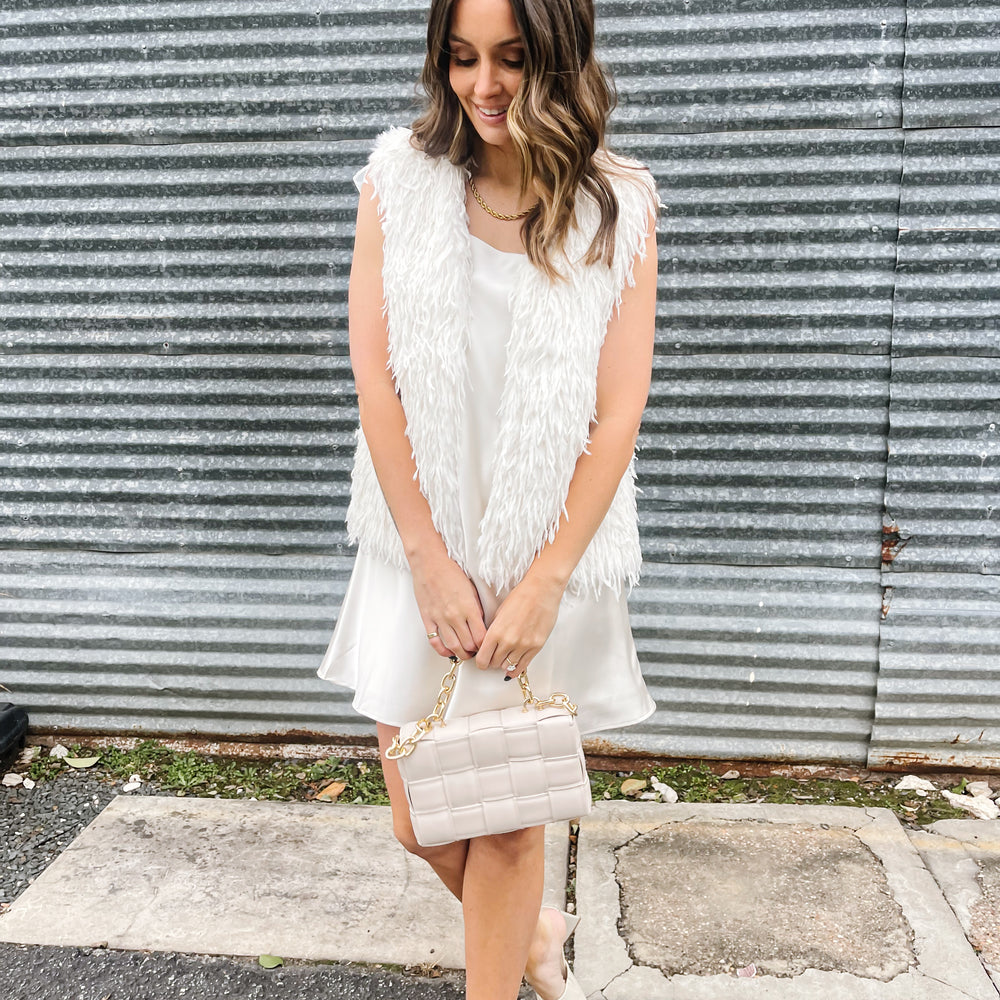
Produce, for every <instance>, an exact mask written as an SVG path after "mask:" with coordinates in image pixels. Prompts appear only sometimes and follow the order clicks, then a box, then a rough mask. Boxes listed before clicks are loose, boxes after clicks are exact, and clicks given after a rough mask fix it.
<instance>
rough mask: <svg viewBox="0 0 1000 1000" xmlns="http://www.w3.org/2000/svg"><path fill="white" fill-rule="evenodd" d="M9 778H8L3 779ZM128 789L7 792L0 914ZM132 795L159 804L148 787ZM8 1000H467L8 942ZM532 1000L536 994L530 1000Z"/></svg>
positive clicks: (420, 982) (355, 979)
mask: <svg viewBox="0 0 1000 1000" xmlns="http://www.w3.org/2000/svg"><path fill="white" fill-rule="evenodd" d="M4 770H6V769H4ZM120 787H121V782H114V783H112V782H106V781H101V780H99V779H96V778H94V777H92V776H90V775H88V774H86V773H85V772H82V771H70V770H67V771H66V772H64V773H62V774H60V775H59V777H57V778H55V779H54V780H51V781H43V782H40V783H39V784H37V785H35V787H34V788H31V789H27V788H24V787H23V786H20V785H18V786H14V787H7V786H0V830H2V831H3V834H2V839H0V860H2V862H3V863H2V870H0V912H3V911H4V910H6V909H7V908H8V907H9V905H10V904H11V903H12V902H13V901H14V900H15V899H16V898H17V897H18V896H19V895H20V894H21V893H22V892H23V891H24V890H25V889H26V888H27V887H28V886H29V885H30V883H31V882H32V881H33V880H34V879H35V878H36V877H37V876H38V875H40V874H41V873H42V872H43V871H44V870H45V868H46V867H47V866H48V865H49V864H50V863H51V862H52V861H53V860H54V859H55V858H56V857H58V855H59V854H60V852H61V851H62V850H63V849H64V848H66V847H68V846H69V844H70V843H71V842H72V841H73V839H74V838H75V837H76V835H77V834H78V833H79V832H80V831H81V830H82V829H83V828H84V827H85V826H87V825H88V824H89V823H90V822H91V820H93V819H94V818H95V817H96V816H97V814H98V813H99V812H100V811H101V810H102V809H103V808H104V807H105V806H106V805H107V804H108V803H109V802H110V801H111V800H112V799H113V798H114V797H115V795H117V794H119V789H120ZM125 794H127V795H160V794H170V795H172V794H173V793H172V792H163V791H162V790H161V789H158V788H157V786H156V785H155V783H146V782H144V783H143V785H142V787H141V788H140V789H137V790H136V791H133V792H126V793H125ZM0 967H2V970H3V971H2V973H0V983H2V986H0V996H2V997H3V1000H166V998H168V997H169V998H175V1000H230V998H232V1000H237V998H239V1000H272V998H278V997H280V998H282V1000H341V998H343V1000H348V998H350V1000H399V998H402V997H405V998H406V1000H460V998H461V997H463V996H464V989H463V985H462V984H463V978H462V976H461V975H460V974H456V973H448V974H446V975H444V976H442V977H441V978H438V979H430V978H425V977H418V976H411V975H407V974H404V973H400V972H396V971H392V970H388V969H379V968H370V967H366V966H357V965H346V964H332V963H331V964H325V963H324V964H319V963H311V962H300V961H293V962H289V963H287V964H285V965H284V966H280V967H278V968H276V969H264V968H262V967H261V966H260V965H258V964H257V960H256V959H254V958H246V957H220V956H212V955H187V954H177V953H173V952H145V951H117V950H112V949H100V948H62V947H51V946H42V945H17V944H5V943H2V942H0ZM522 995H523V996H525V997H527V996H530V995H531V994H530V993H528V992H526V991H522Z"/></svg>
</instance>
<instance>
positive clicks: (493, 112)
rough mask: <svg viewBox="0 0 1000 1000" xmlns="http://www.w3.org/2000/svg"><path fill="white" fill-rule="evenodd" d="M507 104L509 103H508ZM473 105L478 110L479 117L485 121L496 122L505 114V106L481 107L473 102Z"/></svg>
mask: <svg viewBox="0 0 1000 1000" xmlns="http://www.w3.org/2000/svg"><path fill="white" fill-rule="evenodd" d="M508 106H509V105H508ZM473 107H474V108H475V109H476V111H478V112H479V116H480V118H482V119H483V121H487V122H494V123H495V122H498V121H500V119H501V118H503V116H504V115H506V114H507V108H506V107H504V108H481V107H480V106H479V105H478V104H474V105H473Z"/></svg>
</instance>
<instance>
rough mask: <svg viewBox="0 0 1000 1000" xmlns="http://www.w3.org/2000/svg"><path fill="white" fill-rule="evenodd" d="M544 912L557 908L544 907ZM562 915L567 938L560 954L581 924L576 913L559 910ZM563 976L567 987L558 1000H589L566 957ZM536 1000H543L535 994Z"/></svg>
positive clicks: (562, 944) (560, 947)
mask: <svg viewBox="0 0 1000 1000" xmlns="http://www.w3.org/2000/svg"><path fill="white" fill-rule="evenodd" d="M542 909H543V910H555V909H557V907H555V906H543V907H542ZM558 912H559V913H561V914H562V916H563V920H565V921H566V936H565V937H564V938H563V939H562V941H561V942H560V945H559V951H560V954H561V953H562V948H563V946H564V945H565V944H566V942H567V941H568V940H569V939H570V938H571V937H572V936H573V932H574V931H575V930H576V925H577V924H578V923H579V922H580V918H579V916H577V915H576V914H575V913H567V912H566V911H565V910H559V911H558ZM562 966H563V975H564V976H565V977H566V987H565V989H564V990H563V991H562V993H560V994H559V996H558V998H557V1000H587V998H586V995H585V994H584V992H583V987H582V986H580V984H579V983H578V982H577V981H576V978H575V977H574V975H573V970H572V969H570V967H569V964H568V963H567V961H566V957H565V956H563V960H562ZM535 1000H542V998H541V996H540V995H539V994H538V993H537V991H536V993H535Z"/></svg>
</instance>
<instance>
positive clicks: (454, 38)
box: [448, 34, 524, 49]
mask: <svg viewBox="0 0 1000 1000" xmlns="http://www.w3.org/2000/svg"><path fill="white" fill-rule="evenodd" d="M448 40H449V41H451V42H458V43H459V45H468V46H469V48H475V46H474V45H473V44H472V42H467V41H466V40H465V39H464V38H462V36H461V35H456V34H450V35H448ZM523 44H524V43H523V42H522V41H521V36H520V35H515V36H514V37H513V38H506V39H504V41H502V42H497V44H496V45H494V46H493V48H495V49H505V48H507V46H508V45H523Z"/></svg>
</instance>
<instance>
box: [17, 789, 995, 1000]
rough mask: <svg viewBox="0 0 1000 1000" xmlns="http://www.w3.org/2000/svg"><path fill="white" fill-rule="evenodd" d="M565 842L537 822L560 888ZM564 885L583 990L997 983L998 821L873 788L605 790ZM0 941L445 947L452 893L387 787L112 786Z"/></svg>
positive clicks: (417, 957) (309, 954) (350, 953)
mask: <svg viewBox="0 0 1000 1000" xmlns="http://www.w3.org/2000/svg"><path fill="white" fill-rule="evenodd" d="M568 847H569V843H568V831H567V830H566V829H565V828H563V827H559V826H552V827H550V828H549V831H548V838H547V887H546V899H547V901H548V902H551V903H553V904H557V905H562V903H563V899H564V892H565V888H566V878H567V860H568ZM575 892H576V901H577V907H578V910H579V912H580V913H581V915H582V916H583V920H582V921H581V924H580V927H579V929H578V931H577V933H576V937H575V941H574V951H575V962H574V965H575V970H576V975H577V977H578V978H579V980H580V982H581V984H582V985H583V987H584V989H585V991H586V992H587V994H588V997H590V998H592V1000H660V998H663V1000H668V998H669V1000H701V998H705V1000H708V998H711V1000H728V998H730V997H736V996H740V997H743V996H752V997H755V998H756V997H768V998H775V1000H792V998H794V1000H809V998H813V997H822V998H823V1000H831V998H832V1000H855V998H857V1000H969V998H974V1000H997V997H998V991H997V988H996V987H995V986H994V984H993V982H992V981H991V979H990V974H993V975H994V977H995V978H996V980H997V981H998V982H1000V975H998V974H997V972H996V968H997V963H998V961H1000V933H998V930H997V928H998V926H1000V921H998V914H1000V822H995V823H994V822H983V821H976V820H949V821H941V822H939V823H935V824H933V826H932V827H930V828H928V829H927V830H926V831H919V832H913V833H910V834H908V833H907V831H906V830H905V829H904V828H903V827H902V826H901V825H900V823H899V822H898V821H897V820H896V818H895V816H894V815H893V814H892V813H891V812H889V811H888V810H884V809H855V808H847V807H838V806H829V807H826V806H785V805H771V806H769V805H701V804H692V805H685V804H683V803H678V804H675V805H660V804H653V803H632V802H608V803H602V804H599V805H598V806H596V807H595V810H594V812H593V813H592V814H591V815H590V816H588V817H586V818H585V819H584V820H583V821H582V822H581V825H580V832H579V838H578V844H577V854H576V882H575ZM0 941H5V942H22V943H29V944H38V945H62V946H67V945H74V946H95V945H97V946H103V947H107V948H109V949H123V950H127V951H143V950H145V951H152V952H184V953H191V954H198V955H229V956H254V957H255V956H257V955H259V954H261V953H269V954H276V955H280V956H282V957H283V958H285V959H304V960H313V961H317V960H318V961H328V960H335V961H342V962H344V961H346V962H367V963H382V964H392V965H399V966H423V967H425V968H430V967H433V966H437V967H441V968H446V969H459V968H461V967H462V927H461V910H460V907H459V905H458V903H457V902H456V901H455V900H454V899H453V898H452V897H451V896H450V894H449V893H448V892H447V891H446V890H445V889H444V888H443V887H442V886H441V885H440V884H439V883H438V882H437V880H436V879H435V877H434V876H433V874H432V873H431V871H430V869H429V868H428V867H427V866H426V865H425V864H424V863H423V862H421V861H419V860H418V859H416V858H413V857H411V856H409V855H407V854H405V852H403V850H402V849H401V848H400V847H399V846H398V844H397V843H396V842H395V840H394V838H393V836H392V830H391V823H390V819H389V811H388V809H387V808H384V807H372V806H350V805H328V804H324V803H315V802H309V803H298V802H252V801H245V800H236V799H199V798H178V797H167V796H143V797H134V798H133V797H129V796H125V795H120V796H118V797H117V798H116V799H114V800H113V801H112V802H111V803H110V804H109V805H108V806H107V807H106V808H105V809H104V810H103V812H101V813H100V815H99V816H98V817H97V818H96V819H95V820H94V821H93V822H92V823H91V824H90V825H89V826H88V827H87V828H86V829H85V830H84V831H83V832H82V833H81V834H80V835H79V836H78V837H77V838H76V840H75V841H74V842H73V843H72V844H71V845H70V846H69V847H68V848H67V849H66V850H65V851H64V852H63V853H62V854H61V855H60V856H59V857H58V858H57V859H56V860H55V861H54V862H53V863H52V864H51V865H50V866H49V867H48V868H47V869H46V870H45V872H44V873H43V874H42V875H41V876H40V877H39V878H38V879H36V881H35V882H34V883H33V884H32V885H31V886H30V887H29V888H28V889H27V890H25V891H24V892H23V893H22V894H21V895H20V896H19V897H18V898H17V900H16V901H15V902H14V903H13V905H12V906H11V908H10V909H9V910H8V911H7V912H6V913H5V914H3V915H2V916H0ZM970 942H972V943H970ZM973 944H975V946H976V948H978V949H979V950H980V951H981V954H980V955H977V951H976V948H974V947H973ZM984 963H985V966H984ZM431 989H432V986H431V985H429V984H428V983H423V984H422V985H421V992H420V995H421V996H425V995H430V992H428V991H429V990H431ZM40 995H42V994H40ZM316 995H317V997H320V996H322V995H323V994H322V993H321V992H317V994H316ZM414 995H416V991H414ZM441 995H442V996H445V995H447V996H453V995H454V984H451V986H450V987H449V988H448V991H447V992H445V991H444V989H443V988H442V993H441Z"/></svg>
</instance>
